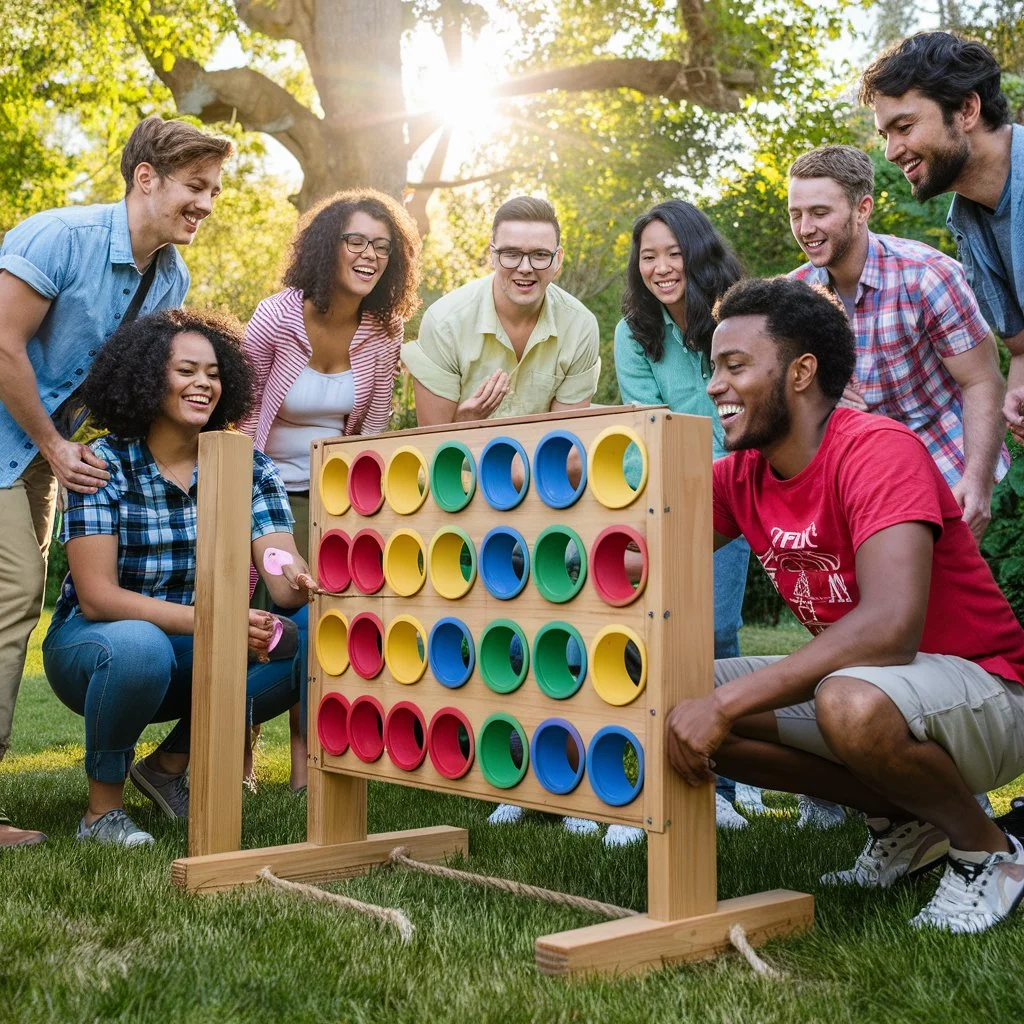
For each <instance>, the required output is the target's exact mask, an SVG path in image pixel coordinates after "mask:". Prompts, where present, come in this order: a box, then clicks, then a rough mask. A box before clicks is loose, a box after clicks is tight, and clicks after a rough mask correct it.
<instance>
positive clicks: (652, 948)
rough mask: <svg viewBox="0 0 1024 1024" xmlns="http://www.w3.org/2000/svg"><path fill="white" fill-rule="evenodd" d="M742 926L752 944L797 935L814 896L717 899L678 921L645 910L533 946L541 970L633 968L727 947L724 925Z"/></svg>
mask: <svg viewBox="0 0 1024 1024" xmlns="http://www.w3.org/2000/svg"><path fill="white" fill-rule="evenodd" d="M734 924H739V925H741V926H742V928H743V930H744V932H745V933H746V936H747V940H748V941H749V942H750V944H751V945H752V946H757V945H760V944H762V943H764V942H766V941H767V940H768V939H771V938H775V937H777V936H782V935H797V934H800V933H801V932H805V931H808V930H809V929H810V928H811V927H812V926H813V924H814V898H813V897H812V896H809V895H807V894H806V893H799V892H790V891H789V890H788V889H774V890H772V891H770V892H762V893H757V894H756V895H751V896H739V897H737V898H736V899H731V900H722V902H720V903H719V904H718V905H717V906H716V907H715V909H714V910H713V911H712V912H711V913H709V914H703V915H700V916H697V917H690V918H686V919H683V920H680V921H654V920H652V919H651V918H650V917H648V916H647V915H646V914H640V915H638V916H636V917H627V918H622V919H620V920H616V921H607V922H605V923H603V924H596V925H591V926H589V927H587V928H577V929H575V930H574V931H568V932H560V933H559V934H557V935H546V936H544V937H542V938H539V939H537V942H536V946H535V954H536V962H537V967H538V969H539V970H540V971H541V972H542V973H544V974H553V975H586V974H605V975H623V974H637V973H640V972H642V971H647V970H651V969H652V968H658V967H662V966H664V965H666V964H672V963H682V962H685V961H690V960H703V959H706V958H708V957H712V956H717V955H718V954H720V953H724V952H727V951H728V950H730V949H731V948H732V944H731V943H730V942H729V929H730V928H731V927H732V926H733V925H734Z"/></svg>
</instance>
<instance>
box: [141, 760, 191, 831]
mask: <svg viewBox="0 0 1024 1024" xmlns="http://www.w3.org/2000/svg"><path fill="white" fill-rule="evenodd" d="M128 774H129V775H130V776H131V780H132V782H134V783H135V787H136V789H138V790H139V791H140V792H142V793H145V794H146V796H148V797H149V799H150V800H152V801H153V803H155V804H156V805H157V807H159V808H160V810H161V811H163V812H164V814H165V815H166V816H167V817H168V818H170V819H171V820H172V821H173V820H175V819H177V818H187V817H188V769H187V768H186V769H185V771H183V772H179V773H178V774H177V775H166V774H165V773H164V772H158V771H157V770H156V769H155V768H151V767H150V766H149V765H148V764H147V763H146V762H145V761H134V762H133V763H132V766H131V768H129V769H128Z"/></svg>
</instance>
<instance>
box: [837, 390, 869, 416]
mask: <svg viewBox="0 0 1024 1024" xmlns="http://www.w3.org/2000/svg"><path fill="white" fill-rule="evenodd" d="M839 405H840V407H842V408H843V409H859V410H860V411H861V412H867V411H868V403H867V402H865V401H864V396H863V395H862V394H861V393H860V392H859V391H857V390H856V389H855V388H851V387H850V385H849V384H847V385H846V387H845V388H843V397H842V398H840V399H839Z"/></svg>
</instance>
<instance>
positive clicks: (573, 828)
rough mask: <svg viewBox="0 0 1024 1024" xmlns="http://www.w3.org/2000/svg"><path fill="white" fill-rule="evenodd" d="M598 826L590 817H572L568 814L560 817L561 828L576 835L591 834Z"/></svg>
mask: <svg viewBox="0 0 1024 1024" xmlns="http://www.w3.org/2000/svg"><path fill="white" fill-rule="evenodd" d="M599 827H600V826H599V825H598V824H597V822H596V821H592V820H591V819H590V818H573V817H570V816H569V815H568V814H567V815H566V816H565V817H564V818H563V819H562V828H564V829H565V831H566V832H572V834H573V835H576V836H592V835H593V834H594V833H595V832H596V831H597V830H598V828H599Z"/></svg>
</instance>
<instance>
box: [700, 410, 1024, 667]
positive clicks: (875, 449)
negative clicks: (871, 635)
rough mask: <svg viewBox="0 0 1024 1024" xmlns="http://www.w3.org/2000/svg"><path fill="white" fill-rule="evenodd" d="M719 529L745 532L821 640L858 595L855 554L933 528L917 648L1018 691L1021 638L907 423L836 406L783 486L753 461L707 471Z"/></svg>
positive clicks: (750, 457)
mask: <svg viewBox="0 0 1024 1024" xmlns="http://www.w3.org/2000/svg"><path fill="white" fill-rule="evenodd" d="M714 521H715V530H716V531H717V532H718V533H721V534H723V535H724V536H726V537H736V536H738V535H739V534H740V533H742V534H743V536H744V537H746V538H747V540H748V541H749V542H750V546H751V548H752V549H753V551H754V554H756V555H757V557H758V558H759V559H760V560H761V564H762V565H763V566H764V568H765V571H766V572H767V573H768V576H769V577H770V578H771V581H772V583H774V584H775V587H776V589H777V590H778V592H779V593H780V594H781V595H782V597H783V599H784V600H785V602H786V604H788V605H789V607H790V608H791V609H792V610H793V613H794V614H795V615H796V617H797V618H798V619H799V620H800V621H801V622H802V623H803V624H804V625H805V626H806V627H807V628H808V629H809V630H810V631H811V633H814V634H817V633H820V632H821V631H822V630H824V629H825V628H826V627H827V626H829V625H831V624H832V623H833V622H837V621H838V620H839V619H841V618H842V617H843V616H844V615H845V614H846V613H847V612H849V611H850V610H851V609H852V608H853V607H854V606H855V605H856V604H857V601H858V600H859V598H860V592H859V590H858V588H857V576H856V557H855V556H856V551H857V548H859V547H860V545H861V544H862V543H864V541H865V540H867V539H868V538H869V537H870V536H872V534H875V533H877V532H878V531H879V530H884V529H886V527H889V526H895V525H896V524H897V523H906V522H915V521H916V522H925V523H930V524H932V525H933V526H934V527H935V534H936V539H935V549H934V554H933V556H932V581H931V589H930V591H929V594H928V612H927V615H926V616H925V623H924V632H923V634H922V636H921V644H920V648H919V650H920V651H921V652H922V653H924V654H954V655H957V656H958V657H961V658H966V659H968V660H969V661H973V662H976V663H977V664H979V665H981V666H982V667H983V668H984V669H986V670H987V671H989V672H993V673H995V674H997V675H1000V676H1004V677H1006V678H1008V679H1014V680H1017V681H1018V682H1024V630H1022V629H1021V627H1020V624H1019V623H1018V622H1017V620H1016V618H1014V615H1013V611H1012V610H1011V609H1010V605H1009V604H1008V603H1007V600H1006V598H1005V597H1003V594H1002V592H1001V591H1000V590H999V587H998V586H997V585H996V581H995V580H994V579H993V578H992V573H991V572H990V571H989V568H988V565H987V564H986V562H985V560H984V559H983V558H982V557H981V554H980V552H979V551H978V546H977V544H976V543H975V541H974V537H973V536H972V535H971V531H970V530H969V529H968V527H967V524H966V523H965V522H964V521H963V519H962V518H961V510H960V507H959V506H958V505H957V502H956V499H955V498H954V497H953V492H952V491H951V490H950V489H949V486H948V485H947V484H946V482H945V480H943V478H942V474H941V473H940V472H939V470H938V468H937V467H936V465H935V463H934V462H933V461H932V459H931V456H930V455H929V454H928V451H927V449H926V448H925V446H924V444H923V443H922V442H921V441H920V440H919V438H918V437H917V436H916V435H915V434H914V433H913V432H912V431H910V430H908V429H907V428H906V427H905V426H903V424H901V423H896V422H895V421H894V420H890V419H886V418H885V417H882V416H872V415H869V414H868V413H863V412H858V411H856V410H854V409H836V411H835V412H834V413H833V414H832V417H831V419H830V420H829V423H828V426H827V427H826V429H825V436H824V438H823V439H822V442H821V447H820V448H819V449H818V451H817V453H816V454H815V456H814V458H813V459H812V460H811V462H810V463H809V464H808V465H807V466H806V467H805V468H804V469H803V470H802V471H801V472H800V473H798V474H797V475H796V476H794V477H792V478H791V479H789V480H780V479H779V478H778V477H776V476H775V474H774V473H773V472H772V469H771V467H770V466H769V464H768V460H767V459H765V458H764V456H762V455H761V454H760V452H757V451H753V450H748V451H742V452H734V453H733V454H732V455H730V456H728V457H727V458H724V459H719V460H718V461H717V462H716V463H715V464H714Z"/></svg>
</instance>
